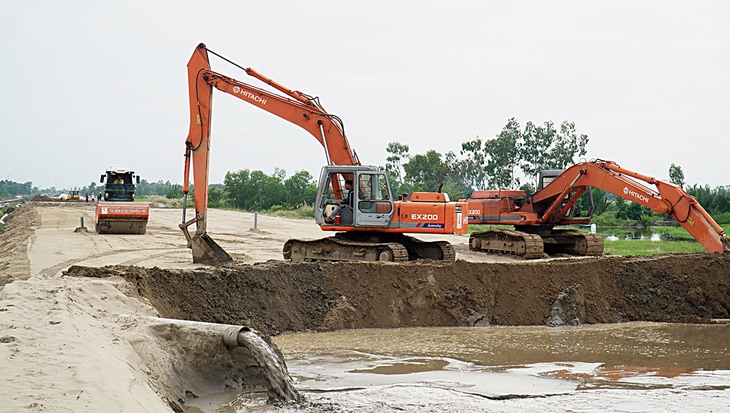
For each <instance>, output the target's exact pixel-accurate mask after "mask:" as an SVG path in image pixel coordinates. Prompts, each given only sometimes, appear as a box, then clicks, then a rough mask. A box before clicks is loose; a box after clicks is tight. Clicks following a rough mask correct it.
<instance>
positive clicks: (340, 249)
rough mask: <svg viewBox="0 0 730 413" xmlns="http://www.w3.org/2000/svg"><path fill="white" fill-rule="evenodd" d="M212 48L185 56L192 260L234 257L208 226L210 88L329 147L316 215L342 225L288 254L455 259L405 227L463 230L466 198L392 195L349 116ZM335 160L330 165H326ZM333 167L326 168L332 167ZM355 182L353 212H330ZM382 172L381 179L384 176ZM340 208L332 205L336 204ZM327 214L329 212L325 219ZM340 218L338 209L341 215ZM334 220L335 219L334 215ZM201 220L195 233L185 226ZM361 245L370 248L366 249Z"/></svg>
mask: <svg viewBox="0 0 730 413" xmlns="http://www.w3.org/2000/svg"><path fill="white" fill-rule="evenodd" d="M209 53H211V54H215V53H214V52H212V51H210V50H209V49H207V48H206V46H205V45H204V44H202V43H201V44H200V45H198V47H196V49H195V51H194V52H193V55H192V57H191V58H190V61H189V62H188V92H189V103H190V128H189V132H188V136H187V139H186V140H185V176H184V179H183V223H182V224H180V228H181V229H182V231H183V234H184V235H185V238H186V240H187V242H188V247H189V248H191V249H192V250H193V261H194V262H196V263H197V262H200V263H206V264H219V263H223V262H226V261H229V260H231V257H230V255H228V254H227V253H226V252H225V251H224V250H223V248H221V247H220V246H219V245H218V244H217V243H216V242H215V241H213V239H211V238H210V236H208V234H207V228H206V226H207V210H208V208H207V205H208V172H209V162H210V128H211V106H212V93H213V88H216V89H218V90H220V91H222V92H225V93H227V94H229V95H232V96H235V97H237V98H239V99H241V100H242V101H244V102H247V103H249V104H251V105H253V106H256V107H258V108H259V109H263V110H265V111H267V112H269V113H271V114H273V115H275V116H277V117H279V118H282V119H284V120H287V121H289V122H291V123H293V124H295V125H297V126H299V127H301V128H302V129H304V130H306V131H307V132H309V134H311V135H312V136H314V138H315V139H317V141H318V142H319V143H320V144H321V145H322V147H323V148H324V152H325V159H326V164H327V165H326V166H325V168H323V176H325V177H326V179H327V181H326V182H325V183H322V182H320V185H319V188H318V190H319V192H318V195H317V201H316V202H317V205H318V208H317V209H316V211H317V215H316V216H315V220H316V222H317V223H318V224H320V227H321V228H322V229H323V230H327V231H340V232H338V234H336V235H337V236H339V237H330V238H328V239H326V240H322V241H317V242H315V243H310V242H305V241H301V240H289V242H287V243H286V244H285V247H284V251H283V252H284V256H285V258H289V259H292V260H315V259H316V260H321V259H325V260H344V261H349V260H370V259H374V260H388V261H395V260H400V259H414V257H415V258H429V259H439V260H453V259H454V257H455V254H454V250H453V246H451V245H450V244H448V243H446V242H425V241H419V240H416V239H415V238H411V237H406V236H405V235H403V234H404V233H406V232H409V233H413V232H415V233H431V234H433V233H436V234H445V233H466V230H467V228H466V225H467V222H466V214H464V213H463V211H465V209H466V204H465V203H454V202H449V201H448V196H446V194H441V193H439V194H431V193H414V194H413V195H414V196H412V200H411V201H407V200H403V201H401V200H398V201H394V200H393V197H392V196H391V192H390V185H389V183H388V180H387V175H386V174H385V173H384V172H380V171H378V170H377V169H369V168H370V167H364V168H365V169H361V164H360V161H359V159H358V158H357V155H356V154H355V152H354V151H353V150H352V148H351V147H350V144H349V142H348V140H347V137H346V136H345V128H344V124H343V123H342V121H341V120H340V118H338V117H337V116H335V115H332V114H330V113H327V111H326V110H325V109H324V107H322V105H321V104H320V103H319V99H318V98H316V97H311V96H309V95H307V94H304V93H302V92H299V91H296V90H292V89H289V88H287V87H285V86H283V85H281V84H280V83H277V82H275V81H273V80H271V79H269V78H267V77H266V76H264V75H262V74H260V73H258V72H256V71H255V70H253V69H251V68H243V67H241V66H238V65H236V64H235V63H233V62H230V61H229V60H228V59H225V58H223V57H222V56H220V55H217V54H216V55H217V56H219V57H221V58H223V59H224V60H227V61H228V62H230V63H232V64H234V65H235V66H237V67H239V68H240V69H242V70H243V71H245V72H246V74H248V75H249V76H252V77H254V78H256V79H258V80H260V81H261V82H263V83H265V84H266V85H268V86H270V87H272V88H274V89H275V90H277V91H278V92H280V93H274V92H270V91H268V90H265V89H262V88H259V87H256V86H252V85H249V84H247V83H244V82H241V81H239V80H236V79H233V78H231V77H228V76H225V75H223V74H220V73H217V72H214V71H212V70H211V69H210V63H209V59H208V54H209ZM191 167H192V173H193V184H194V186H195V191H194V194H195V216H194V217H193V218H192V219H190V220H186V216H185V215H186V209H185V205H186V203H187V194H188V192H189V184H190V182H189V177H190V173H191ZM327 168H333V169H327ZM330 170H332V171H336V172H333V173H328V172H327V171H330ZM358 177H360V178H362V179H361V180H362V182H360V181H358V182H357V183H355V184H354V187H355V188H357V190H358V194H359V196H360V197H358V198H357V199H354V200H353V199H352V198H351V197H350V195H349V193H348V194H347V195H348V196H347V198H348V200H349V201H348V202H349V205H348V206H347V208H346V209H347V210H348V211H349V214H350V218H351V220H350V222H349V223H348V224H340V221H335V220H334V219H332V220H331V221H330V219H329V217H327V216H325V215H324V214H325V213H328V214H330V213H331V214H333V215H334V214H339V212H337V211H339V209H337V207H338V206H340V204H342V203H343V202H344V201H343V199H345V193H344V191H343V188H345V183H346V182H348V181H349V182H350V185H352V181H353V180H355V179H358ZM380 180H382V182H381V181H380ZM333 211H335V212H333ZM325 218H327V220H326V219H325ZM337 218H341V216H339V215H338V216H337ZM335 222H337V224H336V223H335ZM193 223H195V224H196V231H195V234H193V235H191V234H190V232H189V230H188V227H189V226H191V225H192V224H193ZM363 251H366V252H365V253H364V252H363Z"/></svg>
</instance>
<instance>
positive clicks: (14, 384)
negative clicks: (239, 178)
mask: <svg viewBox="0 0 730 413" xmlns="http://www.w3.org/2000/svg"><path fill="white" fill-rule="evenodd" d="M209 216H210V218H209V225H208V228H209V233H210V234H211V236H212V237H213V238H214V239H215V240H216V241H217V242H218V243H219V244H220V245H221V246H222V247H223V248H224V249H225V250H226V251H228V252H229V253H230V254H231V256H233V258H234V259H235V260H236V261H237V262H245V263H253V262H263V261H267V260H282V255H281V248H282V246H283V244H284V242H285V241H286V240H287V239H289V238H317V237H321V236H326V235H328V234H327V233H323V232H322V231H321V230H320V229H319V227H318V226H317V225H316V224H315V223H314V222H313V220H309V219H286V218H277V217H271V216H265V215H258V217H257V219H256V225H257V228H254V215H253V214H250V213H241V212H234V211H221V210H211V211H210V212H209ZM82 217H83V218H84V226H85V227H87V228H90V229H91V230H90V231H89V232H83V231H82V232H75V231H74V230H75V229H76V228H77V227H79V226H80V222H81V219H80V218H82ZM181 220H182V213H181V210H172V209H162V208H152V209H151V212H150V221H149V224H148V228H147V234H146V235H144V236H139V235H97V234H96V233H95V232H93V222H94V205H93V204H92V203H88V204H87V203H85V202H79V203H53V202H43V203H32V204H30V205H26V206H24V207H23V208H21V210H20V211H18V212H17V213H16V214H15V215H14V216H13V219H12V220H10V226H9V229H8V230H7V231H6V232H5V233H4V234H0V287H2V290H1V291H0V359H2V362H1V363H0V377H2V380H3V386H0V399H2V400H3V403H2V408H1V409H7V411H19V410H22V409H30V410H34V411H74V412H83V411H89V412H97V411H119V412H142V411H145V412H167V411H170V407H169V406H168V403H172V404H175V401H174V400H173V401H169V400H165V401H163V400H162V399H161V398H160V396H163V397H165V395H164V394H163V395H161V394H160V390H159V387H160V386H159V383H160V382H162V381H164V380H165V379H166V378H165V377H164V374H165V373H164V372H161V371H156V372H151V371H148V370H147V367H146V365H147V364H149V362H150V359H155V360H158V359H159V360H164V359H165V358H164V357H163V356H162V355H160V354H157V355H152V356H149V352H154V351H156V350H155V349H156V348H157V347H155V346H154V345H152V346H150V345H146V347H145V349H144V351H145V353H146V354H148V356H146V357H147V359H145V360H144V361H145V362H146V363H145V362H143V360H142V359H141V358H140V355H139V351H137V350H139V349H140V348H141V347H142V345H143V344H142V343H153V342H155V340H158V338H157V337H154V336H153V335H151V334H150V332H149V331H148V329H146V328H145V325H146V324H145V323H146V322H145V321H144V320H145V319H140V318H131V319H130V318H124V317H120V314H131V315H135V316H141V317H149V316H156V315H157V312H156V310H155V309H154V308H153V307H151V306H150V305H149V304H148V302H147V300H145V299H143V298H135V296H136V295H135V292H134V291H126V290H127V289H129V284H127V283H126V282H124V281H123V280H122V279H121V278H115V277H112V278H104V279H89V278H77V277H65V276H63V271H64V270H66V269H68V268H69V267H70V266H71V265H83V266H89V267H103V266H107V265H135V266H142V267H147V268H152V267H159V268H167V269H172V268H174V269H187V270H192V269H195V268H197V267H198V266H197V265H195V264H193V263H192V258H191V253H190V250H188V249H187V248H186V246H185V240H184V237H183V235H182V232H181V231H180V230H179V229H178V228H177V225H178V223H179V222H181ZM424 238H429V239H447V240H449V241H451V242H452V243H454V244H455V245H456V246H457V251H460V253H459V258H461V259H467V260H469V259H470V257H469V253H468V251H467V248H466V242H467V237H464V236H450V237H449V236H445V237H437V236H429V237H424ZM471 259H476V260H482V259H484V258H483V257H479V256H475V257H472V258H471ZM135 343H137V344H135ZM160 346H164V343H163V344H160ZM162 369H163V370H164V367H163V368H162ZM150 376H153V377H157V380H153V381H154V382H155V389H153V387H152V386H151V385H150ZM171 381H174V380H171ZM156 390H157V391H156Z"/></svg>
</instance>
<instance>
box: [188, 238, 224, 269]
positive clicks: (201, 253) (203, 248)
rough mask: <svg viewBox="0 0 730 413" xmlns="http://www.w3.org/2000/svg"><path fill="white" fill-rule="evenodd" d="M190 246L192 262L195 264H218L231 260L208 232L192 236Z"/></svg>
mask: <svg viewBox="0 0 730 413" xmlns="http://www.w3.org/2000/svg"><path fill="white" fill-rule="evenodd" d="M190 248H191V249H192V250H193V262H194V263H196V264H207V265H218V264H222V263H224V262H227V261H232V260H233V259H232V258H231V256H230V255H228V253H227V252H226V251H225V250H223V248H221V247H220V245H218V244H217V243H216V242H215V241H213V239H212V238H211V237H209V236H208V234H203V235H201V236H197V235H196V236H194V237H192V238H191V239H190Z"/></svg>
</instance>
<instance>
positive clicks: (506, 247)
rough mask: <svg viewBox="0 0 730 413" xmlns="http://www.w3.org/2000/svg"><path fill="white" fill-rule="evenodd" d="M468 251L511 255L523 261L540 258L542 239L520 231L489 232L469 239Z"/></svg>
mask: <svg viewBox="0 0 730 413" xmlns="http://www.w3.org/2000/svg"><path fill="white" fill-rule="evenodd" d="M469 249H470V250H472V251H483V252H489V253H502V254H512V255H516V256H518V257H522V258H525V259H533V258H542V256H543V243H542V238H541V237H540V236H539V235H536V234H528V233H527V232H522V231H508V230H489V231H484V232H475V233H473V234H471V236H470V237H469Z"/></svg>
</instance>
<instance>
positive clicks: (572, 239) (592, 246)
mask: <svg viewBox="0 0 730 413" xmlns="http://www.w3.org/2000/svg"><path fill="white" fill-rule="evenodd" d="M549 238H551V239H553V240H560V242H559V243H551V242H550V240H549V239H544V240H543V241H544V242H545V250H546V251H548V252H549V253H550V254H554V253H558V252H562V253H566V254H572V255H581V256H601V255H603V238H602V237H601V236H600V235H599V234H589V233H586V232H582V231H578V230H575V229H569V230H553V233H552V235H551V237H549Z"/></svg>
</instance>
